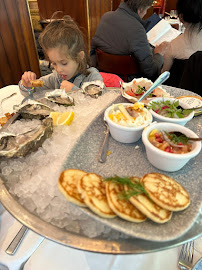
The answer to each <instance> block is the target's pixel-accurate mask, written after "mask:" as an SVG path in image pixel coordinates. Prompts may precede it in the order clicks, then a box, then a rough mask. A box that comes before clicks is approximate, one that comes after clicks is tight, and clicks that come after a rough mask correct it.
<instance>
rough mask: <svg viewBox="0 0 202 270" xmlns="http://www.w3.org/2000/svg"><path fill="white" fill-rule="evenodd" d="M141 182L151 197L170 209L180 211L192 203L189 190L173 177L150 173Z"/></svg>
mask: <svg viewBox="0 0 202 270" xmlns="http://www.w3.org/2000/svg"><path fill="white" fill-rule="evenodd" d="M141 182H142V183H143V184H144V187H145V190H146V191H147V193H148V194H149V196H150V198H151V199H152V200H153V201H154V202H155V203H156V204H158V205H159V206H161V207H163V208H164V209H167V210H170V211H180V210H183V209H185V208H187V207H188V206H189V204H190V198H189V194H188V192H187V191H186V190H185V189H184V188H183V187H182V186H181V185H180V184H179V183H177V182H176V181H175V180H174V179H172V178H171V177H169V176H167V175H164V174H160V173H148V174H146V175H144V176H143V178H142V180H141Z"/></svg>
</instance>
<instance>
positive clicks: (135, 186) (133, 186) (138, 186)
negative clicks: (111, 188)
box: [104, 175, 149, 200]
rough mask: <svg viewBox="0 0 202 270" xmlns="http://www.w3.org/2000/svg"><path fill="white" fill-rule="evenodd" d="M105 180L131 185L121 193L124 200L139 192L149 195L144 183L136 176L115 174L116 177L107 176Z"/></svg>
mask: <svg viewBox="0 0 202 270" xmlns="http://www.w3.org/2000/svg"><path fill="white" fill-rule="evenodd" d="M104 181H112V182H114V183H116V184H120V185H127V186H128V187H129V190H128V191H123V192H121V194H120V198H122V199H124V200H128V199H129V198H130V197H132V196H136V195H139V194H145V195H147V196H148V197H149V195H148V193H147V192H146V190H145V188H144V185H143V184H142V183H140V182H139V181H138V180H137V179H135V178H134V177H133V178H132V179H131V178H129V177H119V176H117V175H115V176H114V177H109V178H105V179H104Z"/></svg>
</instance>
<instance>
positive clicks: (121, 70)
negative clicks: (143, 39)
mask: <svg viewBox="0 0 202 270" xmlns="http://www.w3.org/2000/svg"><path fill="white" fill-rule="evenodd" d="M96 57H97V63H98V69H99V71H103V72H107V73H113V74H116V75H118V76H120V77H122V78H123V80H124V81H125V82H127V81H128V76H129V75H134V74H137V73H138V66H137V64H136V63H135V58H134V57H133V56H132V55H114V54H109V53H106V52H103V51H102V50H100V49H96Z"/></svg>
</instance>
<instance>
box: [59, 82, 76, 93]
mask: <svg viewBox="0 0 202 270" xmlns="http://www.w3.org/2000/svg"><path fill="white" fill-rule="evenodd" d="M73 86H74V84H73V83H70V82H68V81H62V83H61V85H60V89H65V91H66V92H69V91H71V90H72V87H73Z"/></svg>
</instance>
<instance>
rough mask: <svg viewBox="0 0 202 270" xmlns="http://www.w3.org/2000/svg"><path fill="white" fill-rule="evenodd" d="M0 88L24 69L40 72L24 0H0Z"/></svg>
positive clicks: (38, 74)
mask: <svg viewBox="0 0 202 270" xmlns="http://www.w3.org/2000/svg"><path fill="white" fill-rule="evenodd" d="M0 57H1V59H0V88H1V87H4V86H6V85H10V84H17V83H18V82H19V80H20V78H21V76H22V74H23V73H24V71H26V70H32V71H34V72H35V73H36V74H37V76H40V69H39V62H38V55H37V52H36V46H35V40H34V36H33V31H32V25H31V21H30V14H29V10H28V6H27V1H26V0H18V1H16V0H1V1H0Z"/></svg>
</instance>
